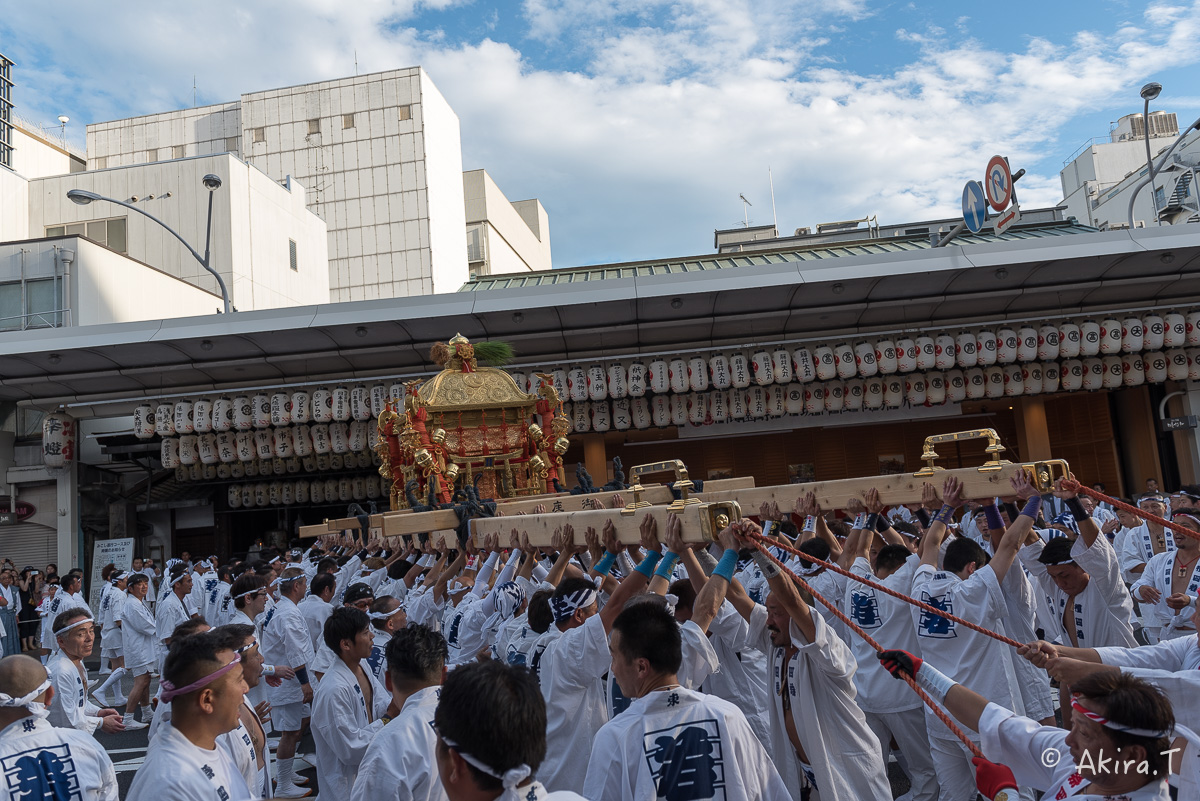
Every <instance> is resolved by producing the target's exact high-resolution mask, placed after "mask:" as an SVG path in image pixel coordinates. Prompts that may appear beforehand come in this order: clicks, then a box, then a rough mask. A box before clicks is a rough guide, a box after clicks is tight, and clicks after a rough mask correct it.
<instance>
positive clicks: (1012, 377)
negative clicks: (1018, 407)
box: [1004, 364, 1025, 398]
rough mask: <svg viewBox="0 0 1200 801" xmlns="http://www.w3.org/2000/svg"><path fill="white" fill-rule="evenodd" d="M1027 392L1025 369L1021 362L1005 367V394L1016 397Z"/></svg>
mask: <svg viewBox="0 0 1200 801" xmlns="http://www.w3.org/2000/svg"><path fill="white" fill-rule="evenodd" d="M1023 392H1025V370H1024V368H1023V367H1021V365H1019V364H1010V365H1007V366H1006V367H1005V368H1004V394H1005V396H1007V397H1009V398H1015V397H1017V396H1018V395H1020V394H1022V393H1023Z"/></svg>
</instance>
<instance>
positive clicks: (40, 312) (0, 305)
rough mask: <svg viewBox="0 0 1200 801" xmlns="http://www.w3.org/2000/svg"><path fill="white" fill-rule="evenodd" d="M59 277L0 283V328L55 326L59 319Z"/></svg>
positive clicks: (17, 328)
mask: <svg viewBox="0 0 1200 801" xmlns="http://www.w3.org/2000/svg"><path fill="white" fill-rule="evenodd" d="M61 293H62V279H61V278H37V279H30V280H28V281H8V282H6V283H3V284H0V330H2V331H21V330H23V329H27V328H55V327H58V326H61V325H62V323H63V315H62V312H63V309H62V303H61V302H60V300H61Z"/></svg>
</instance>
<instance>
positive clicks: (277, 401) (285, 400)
mask: <svg viewBox="0 0 1200 801" xmlns="http://www.w3.org/2000/svg"><path fill="white" fill-rule="evenodd" d="M359 389H361V387H355V392H357V391H358V390H359ZM291 424H292V396H291V394H290V393H288V392H274V393H272V394H271V425H273V426H275V427H277V428H278V427H279V426H290V425H291Z"/></svg>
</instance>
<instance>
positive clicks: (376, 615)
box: [367, 606, 404, 620]
mask: <svg viewBox="0 0 1200 801" xmlns="http://www.w3.org/2000/svg"><path fill="white" fill-rule="evenodd" d="M403 611H404V607H403V606H397V607H396V608H395V609H393V610H392V611H390V612H367V617H369V618H371V620H390V619H391V618H392V617H393V616H394V615H395V614H396V613H397V612H403Z"/></svg>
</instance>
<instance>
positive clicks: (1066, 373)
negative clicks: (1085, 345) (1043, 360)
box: [1059, 359, 1087, 392]
mask: <svg viewBox="0 0 1200 801" xmlns="http://www.w3.org/2000/svg"><path fill="white" fill-rule="evenodd" d="M1086 372H1087V369H1086V368H1085V367H1084V366H1083V361H1082V360H1080V359H1068V360H1067V361H1065V362H1063V363H1062V364H1061V365H1060V367H1059V377H1060V378H1061V379H1062V388H1063V390H1064V391H1066V392H1075V391H1077V390H1079V389H1081V388H1082V387H1083V376H1084V374H1085V373H1086Z"/></svg>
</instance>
